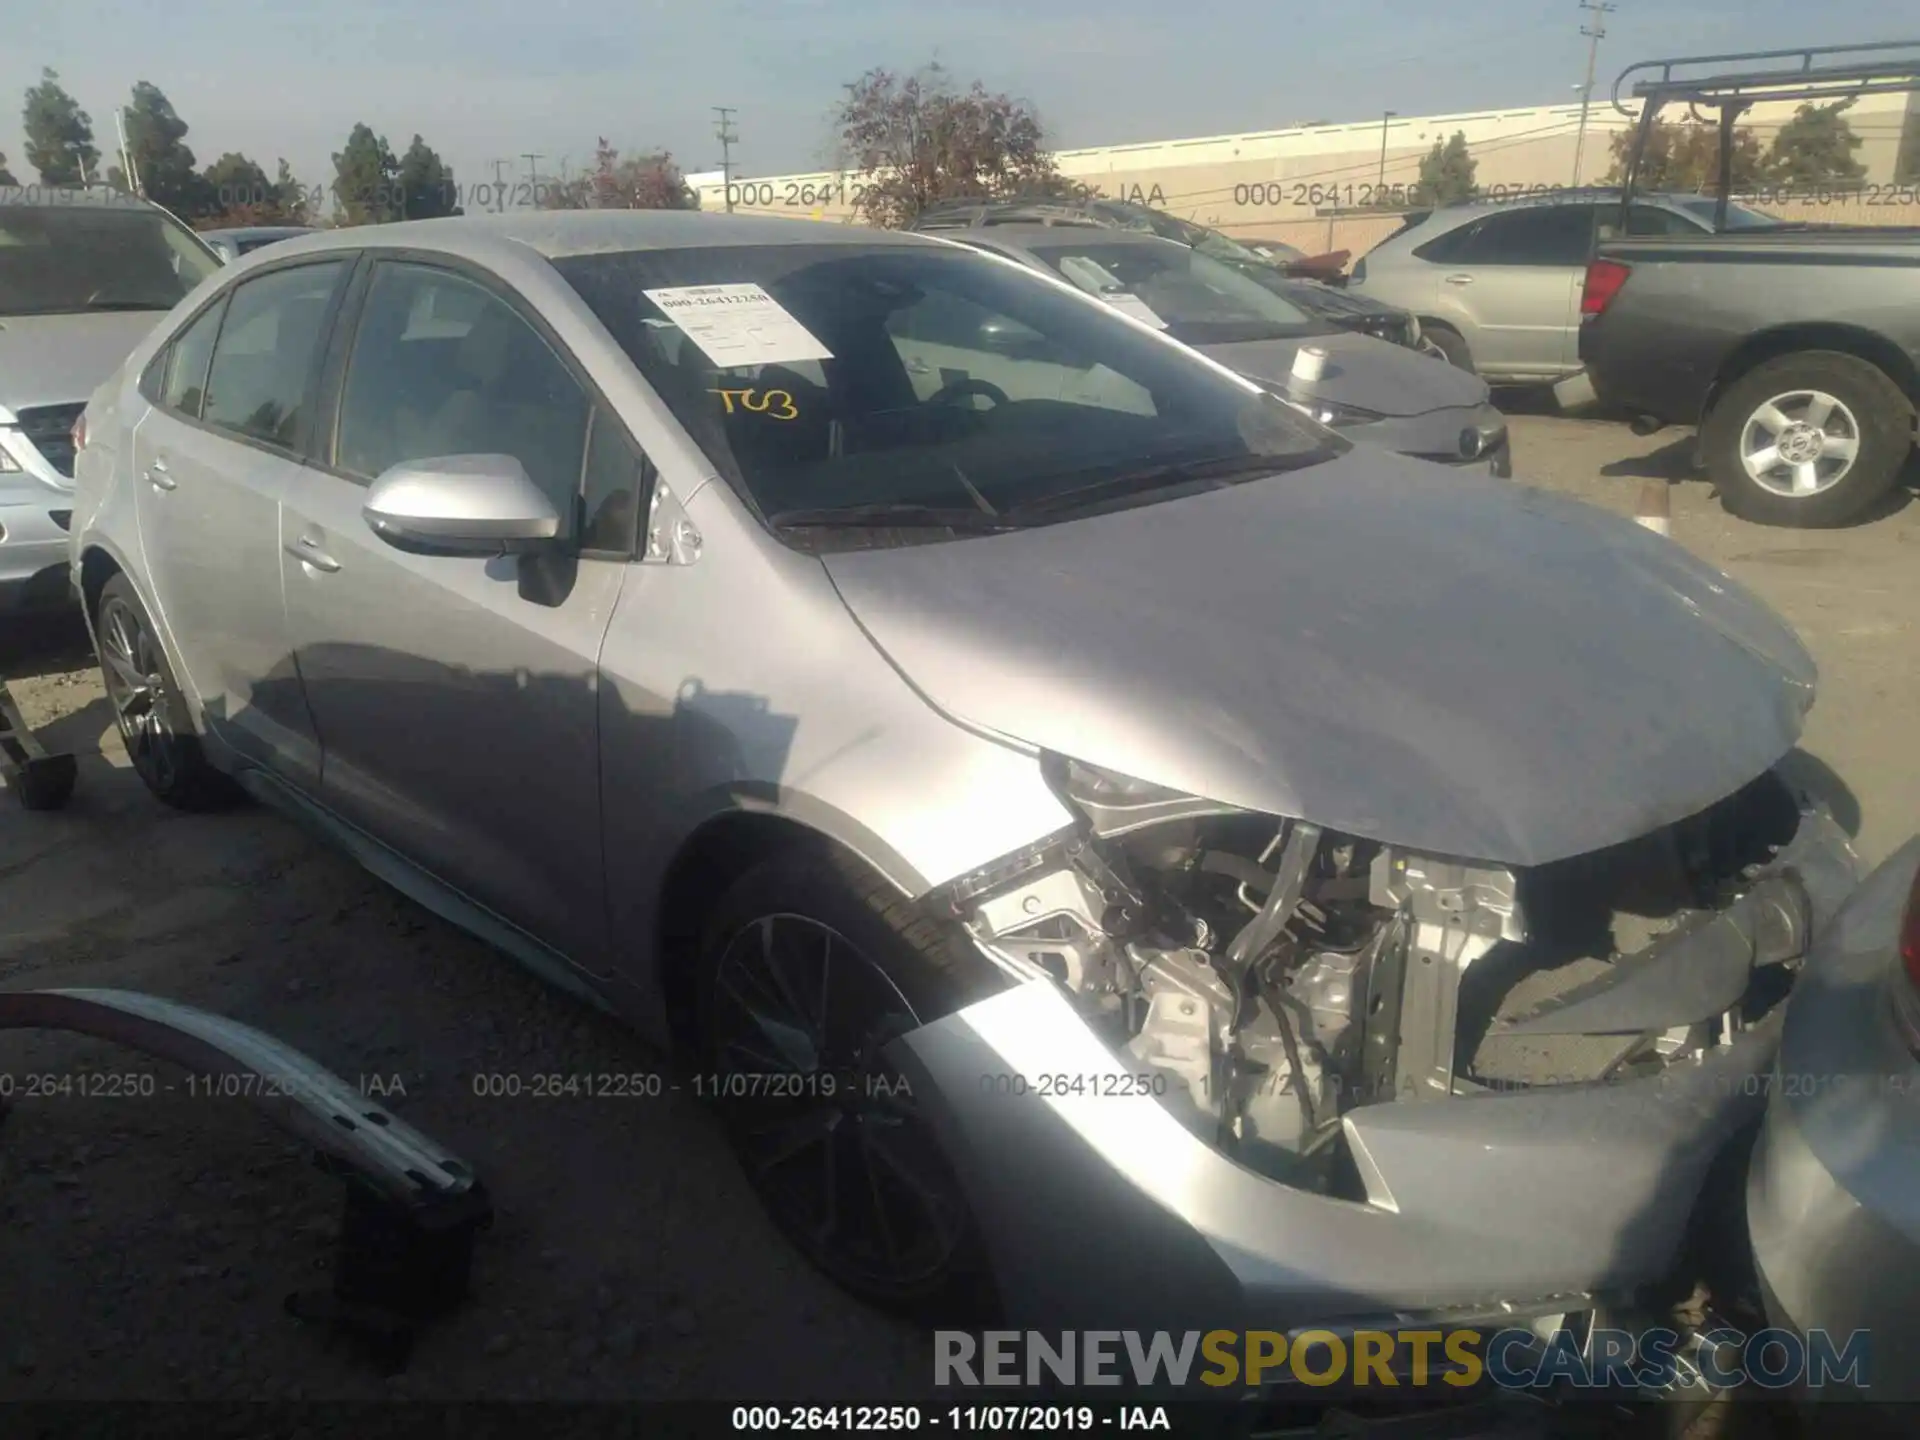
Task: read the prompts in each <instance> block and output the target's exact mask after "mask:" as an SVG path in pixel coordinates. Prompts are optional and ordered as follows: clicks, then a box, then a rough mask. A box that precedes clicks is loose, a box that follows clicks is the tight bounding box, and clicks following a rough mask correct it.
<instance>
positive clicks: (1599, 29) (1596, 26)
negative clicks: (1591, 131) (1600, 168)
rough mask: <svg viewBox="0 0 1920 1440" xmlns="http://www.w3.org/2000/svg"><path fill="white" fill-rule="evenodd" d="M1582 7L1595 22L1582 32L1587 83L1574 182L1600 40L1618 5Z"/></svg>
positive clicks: (1598, 0) (1588, 0)
mask: <svg viewBox="0 0 1920 1440" xmlns="http://www.w3.org/2000/svg"><path fill="white" fill-rule="evenodd" d="M1580 8H1581V9H1582V10H1589V11H1591V12H1592V13H1593V24H1591V25H1582V26H1581V27H1580V33H1581V34H1582V35H1584V36H1586V37H1587V83H1586V84H1584V85H1582V86H1581V87H1580V133H1579V134H1578V135H1577V136H1575V137H1574V141H1573V183H1574V184H1575V185H1578V184H1579V183H1580V156H1581V152H1582V151H1583V150H1585V149H1586V148H1587V111H1588V109H1590V108H1591V106H1592V104H1593V71H1594V66H1595V65H1596V63H1598V61H1599V59H1600V42H1601V41H1602V40H1604V39H1606V38H1607V16H1608V15H1609V14H1610V13H1612V12H1613V11H1614V10H1615V9H1617V8H1618V7H1617V6H1614V5H1610V4H1608V3H1607V0H1580Z"/></svg>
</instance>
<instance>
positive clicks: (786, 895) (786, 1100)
mask: <svg viewBox="0 0 1920 1440" xmlns="http://www.w3.org/2000/svg"><path fill="white" fill-rule="evenodd" d="M700 959H701V964H700V972H701V973H700V995H699V1017H700V1020H699V1032H698V1039H699V1042H700V1049H701V1051H702V1052H703V1054H702V1056H701V1061H700V1063H701V1071H700V1076H701V1079H700V1085H699V1087H698V1088H699V1089H701V1090H702V1091H704V1092H705V1093H706V1095H707V1096H708V1097H709V1098H711V1099H713V1100H714V1102H715V1104H716V1106H717V1108H718V1110H719V1113H720V1118H721V1120H722V1123H723V1124H724V1125H725V1127H726V1129H727V1131H728V1134H729V1138H730V1139H731V1140H732V1142H733V1146H734V1150H735V1152H736V1153H737V1154H738V1155H739V1157H740V1162H741V1165H742V1167H743V1168H744V1169H745V1171H746V1175H747V1181H748V1183H749V1184H750V1185H751V1186H752V1187H753V1189H754V1191H755V1192H756V1193H757V1195H758V1196H759V1199H760V1203H761V1204H762V1206H763V1207H764V1208H765V1209H766V1212H767V1214H768V1216H769V1218H771V1219H772V1220H773V1222H774V1224H775V1225H776V1226H778V1227H779V1229H780V1230H781V1231H782V1232H783V1233H784V1234H785V1235H786V1237H787V1239H788V1240H789V1241H791V1242H792V1243H793V1245H794V1246H795V1247H796V1248H797V1249H798V1250H800V1252H801V1253H802V1254H804V1255H805V1256H806V1257H807V1258H808V1259H809V1260H811V1261H812V1262H813V1263H814V1264H815V1265H816V1266H818V1267H819V1268H820V1269H821V1270H823V1271H825V1272H826V1274H827V1275H828V1276H829V1277H830V1278H831V1279H833V1280H835V1281H836V1282H838V1283H839V1284H840V1285H841V1286H842V1287H843V1288H845V1289H847V1290H849V1291H851V1292H852V1293H853V1294H855V1295H857V1296H859V1297H860V1298H861V1299H863V1300H866V1301H868V1302H869V1303H870V1304H874V1305H878V1306H881V1307H883V1308H885V1309H888V1310H892V1311H895V1312H898V1313H902V1314H906V1315H910V1316H912V1317H914V1318H917V1319H922V1320H932V1321H946V1322H948V1323H953V1322H956V1321H962V1320H967V1319H982V1318H985V1317H987V1316H988V1315H990V1314H991V1313H992V1309H993V1291H992V1285H991V1279H990V1275H989V1271H988V1267H987V1263H986V1257H985V1254H984V1252H983V1250H982V1247H981V1243H980V1239H979V1233H978V1231H977V1229H976V1227H975V1224H974V1221H973V1217H972V1213H971V1211H970V1209H969V1207H968V1205H967V1201H966V1198H965V1192H964V1190H963V1188H962V1186H961V1185H960V1183H959V1180H958V1177H957V1176H956V1175H955V1173H954V1171H953V1169H952V1166H951V1164H950V1163H949V1161H948V1159H947V1157H946V1155H945V1153H944V1152H943V1150H942V1148H941V1146H940V1143H939V1140H938V1138H937V1137H936V1135H935V1132H934V1129H933V1126H932V1124H931V1123H930V1121H929V1120H928V1119H927V1118H926V1116H925V1115H924V1113H922V1112H921V1111H920V1109H919V1107H918V1106H917V1105H916V1104H915V1102H914V1099H913V1096H912V1094H911V1093H910V1091H909V1090H908V1088H907V1087H906V1085H905V1077H904V1076H902V1075H899V1074H897V1073H895V1072H894V1071H893V1070H892V1068H891V1067H890V1066H889V1065H888V1063H887V1062H886V1061H885V1060H884V1059H883V1058H882V1056H881V1052H882V1051H883V1050H884V1049H885V1048H886V1046H887V1045H888V1043H889V1042H890V1041H892V1040H893V1039H895V1038H897V1037H898V1036H900V1035H903V1034H905V1033H907V1032H908V1031H910V1030H914V1029H917V1028H918V1027H919V1026H921V1025H924V1024H927V1023H928V1022H930V1021H932V1020H935V1019H937V1018H939V1017H940V1016H942V1015H945V1014H948V1013H950V1012H951V1011H953V1010H955V1009H958V1008H959V1007H960V1006H962V1005H964V1004H966V1003H968V1002H969V1001H971V1000H972V999H975V998H979V997H980V996H983V995H985V994H990V993H992V992H993V990H995V989H997V988H999V982H997V980H996V978H995V977H996V975H997V972H994V971H992V967H991V966H989V965H988V964H987V962H986V961H985V960H984V959H982V958H981V957H979V956H978V955H977V954H974V953H973V952H972V950H971V947H970V946H967V945H965V944H964V943H963V942H962V940H961V939H960V938H959V937H956V936H954V935H952V934H950V933H948V931H946V930H945V929H943V928H941V927H939V926H936V925H935V924H934V923H933V922H932V921H931V920H929V919H928V918H927V917H926V916H924V915H922V914H920V913H919V911H918V910H917V909H916V908H915V907H914V906H913V905H912V904H911V903H910V902H909V901H907V900H906V899H905V898H904V897H902V896H901V895H900V894H899V892H898V891H896V890H894V889H893V888H892V887H891V886H890V885H889V884H888V883H887V882H886V881H885V880H884V879H882V878H881V877H879V876H877V875H874V874H871V873H870V872H867V871H866V870H865V869H864V868H863V867H861V866H860V865H859V864H858V862H856V861H853V860H851V859H850V858H848V857H844V856H841V855H837V854H832V853H828V854H813V853H805V854H799V853H796V854H792V855H785V856H779V857H776V858H774V859H772V860H769V861H767V862H766V863H764V864H762V865H760V866H758V867H757V868H755V869H753V870H751V871H749V872H748V873H747V874H746V875H744V876H743V877H742V878H741V879H740V880H739V881H738V882H736V883H735V884H734V886H733V887H732V889H731V890H729V891H728V892H727V894H726V895H725V896H724V897H723V898H722V899H721V901H720V903H719V905H718V906H717V907H716V910H715V914H714V916H713V918H712V920H711V921H710V922H709V924H708V926H707V928H706V933H705V936H704V938H703V939H702V942H701V957H700Z"/></svg>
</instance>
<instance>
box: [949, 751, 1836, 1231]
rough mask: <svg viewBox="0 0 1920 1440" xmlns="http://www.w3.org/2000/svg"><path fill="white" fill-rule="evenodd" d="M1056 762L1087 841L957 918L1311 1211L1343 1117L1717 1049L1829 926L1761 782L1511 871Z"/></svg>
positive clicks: (1333, 1171) (983, 876)
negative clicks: (1659, 823)
mask: <svg viewBox="0 0 1920 1440" xmlns="http://www.w3.org/2000/svg"><path fill="white" fill-rule="evenodd" d="M1048 763H1049V765H1050V767H1051V771H1050V778H1052V779H1053V782H1054V784H1055V786H1056V788H1057V789H1058V790H1059V791H1060V792H1061V793H1062V794H1063V795H1064V796H1066V797H1068V799H1069V800H1070V802H1071V803H1072V805H1073V807H1074V809H1075V810H1076V811H1077V812H1078V813H1079V814H1080V816H1081V817H1082V823H1081V824H1080V825H1079V827H1078V828H1077V829H1076V830H1075V831H1074V832H1073V833H1072V834H1070V835H1063V836H1060V837H1056V838H1055V839H1054V840H1053V841H1051V842H1049V843H1048V844H1045V845H1042V846H1037V847H1035V848H1034V849H1032V850H1030V851H1027V852H1023V853H1022V854H1020V855H1017V856H1013V857H1009V859H1008V860H1006V861H1004V862H1002V863H1001V864H1000V865H998V866H996V867H994V868H993V869H992V870H990V871H985V872H981V873H980V874H977V875H974V876H971V877H968V879H967V880H966V881H964V882H961V883H960V884H959V885H957V886H956V887H954V888H953V890H952V891H951V893H950V895H949V900H950V903H951V904H952V906H953V910H954V913H955V914H956V915H958V916H959V917H960V918H961V919H962V920H963V922H964V923H965V924H966V926H967V928H968V929H969V931H970V932H971V934H972V936H973V938H974V941H975V943H976V944H978V945H979V947H980V948H981V949H982V950H983V951H985V952H986V953H987V954H988V955H989V956H990V957H991V958H993V959H994V960H995V962H996V963H997V964H999V965H1000V966H1001V967H1002V968H1003V969H1006V970H1007V971H1008V972H1009V974H1010V975H1012V976H1014V977H1015V978H1019V979H1033V978H1037V977H1038V976H1039V975H1041V974H1045V975H1048V976H1051V977H1052V979H1053V980H1054V981H1055V982H1056V983H1057V984H1058V985H1060V986H1061V987H1063V988H1064V989H1065V990H1066V991H1067V992H1069V994H1070V995H1071V997H1072V998H1073V1000H1074V1003H1075V1005H1076V1006H1077V1008H1078V1009H1079V1010H1080V1011H1081V1013H1082V1014H1083V1015H1084V1016H1085V1018H1086V1019H1087V1021H1088V1023H1089V1024H1090V1025H1092V1026H1093V1027H1094V1028H1095V1029H1096V1030H1097V1031H1098V1032H1099V1034H1100V1035H1101V1037H1102V1039H1103V1040H1104V1041H1105V1042H1106V1043H1107V1044H1108V1045H1109V1046H1110V1047H1111V1048H1112V1049H1113V1050H1114V1052H1115V1053H1116V1054H1117V1055H1118V1056H1119V1057H1120V1058H1121V1059H1122V1060H1125V1061H1127V1062H1128V1068H1129V1070H1131V1071H1134V1072H1136V1078H1137V1079H1138V1080H1139V1081H1140V1082H1141V1083H1142V1084H1143V1085H1145V1086H1146V1087H1147V1089H1148V1091H1149V1093H1151V1094H1153V1095H1154V1096H1156V1097H1157V1098H1158V1099H1159V1100H1160V1102H1161V1103H1162V1104H1163V1105H1165V1106H1166V1107H1167V1108H1168V1109H1169V1110H1171V1111H1172V1112H1173V1113H1174V1114H1175V1115H1176V1116H1178V1117H1179V1118H1180V1120H1181V1121H1182V1123H1184V1124H1185V1125H1186V1126H1187V1127H1188V1128H1189V1129H1191V1130H1193V1131H1194V1132H1195V1133H1196V1134H1198V1135H1200V1136H1201V1137H1202V1138H1203V1139H1205V1140H1206V1141H1207V1142H1208V1143H1209V1144H1210V1145H1212V1146H1213V1147H1214V1148H1215V1149H1217V1150H1219V1151H1221V1152H1223V1153H1225V1154H1228V1155H1230V1156H1232V1157H1233V1158H1234V1159H1236V1160H1238V1161H1239V1162H1240V1163H1242V1164H1245V1165H1246V1166H1248V1167H1249V1168H1251V1169H1253V1170H1255V1171H1258V1172H1260V1173H1262V1174H1265V1175H1268V1176H1269V1177H1271V1178H1273V1179H1276V1180H1281V1181H1284V1182H1286V1183H1288V1184H1292V1185H1297V1186H1302V1187H1306V1188H1311V1189H1315V1190H1321V1191H1325V1192H1328V1193H1334V1194H1344V1193H1347V1192H1348V1190H1349V1189H1351V1188H1352V1185H1353V1176H1352V1175H1351V1173H1350V1166H1349V1165H1348V1164H1347V1163H1346V1162H1345V1159H1344V1146H1343V1144H1342V1136H1343V1129H1342V1125H1341V1118H1342V1116H1344V1115H1345V1114H1347V1113H1348V1112H1349V1111H1351V1110H1353V1109H1354V1108H1356V1107H1359V1106H1365V1105H1374V1104H1388V1103H1393V1104H1420V1103H1427V1102H1431V1101H1434V1100H1444V1099H1449V1098H1453V1097H1458V1096H1466V1095H1471V1094H1474V1093H1477V1092H1480V1091H1484V1090H1487V1089H1490V1088H1506V1087H1518V1086H1538V1085H1556V1084H1569V1083H1586V1082H1604V1081H1608V1080H1613V1079H1623V1078H1627V1077H1632V1076H1639V1075H1644V1074H1646V1073H1648V1072H1650V1071H1657V1070H1659V1069H1662V1068H1664V1067H1667V1066H1671V1065H1675V1064H1680V1063H1684V1062H1687V1061H1690V1060H1696V1059H1698V1058H1700V1057H1701V1056H1703V1055H1705V1054H1707V1053H1709V1052H1711V1051H1712V1050H1714V1049H1715V1048H1716V1047H1719V1046H1723V1045H1726V1044H1729V1043H1731V1041H1732V1038H1733V1036H1734V1035H1735V1034H1736V1033H1737V1032H1739V1031H1740V1030H1741V1029H1743V1028H1745V1027H1747V1026H1750V1025H1752V1024H1754V1023H1756V1022H1757V1021H1758V1020H1760V1019H1762V1018H1764V1016H1765V1015H1766V1014H1767V1013H1768V1012H1770V1011H1771V1010H1772V1009H1773V1008H1774V1007H1775V1006H1776V1005H1777V1004H1778V1003H1779V1002H1780V1001H1781V1000H1782V999H1784V998H1785V995H1786V993H1787V991H1788V989H1789V988H1790V987H1791V983H1792V970H1793V966H1794V962H1795V961H1796V960H1797V959H1798V958H1799V956H1800V955H1801V954H1802V953H1803V952H1804V950H1805V948H1806V945H1807V941H1808V938H1809V935H1810V933H1811V930H1812V927H1813V925H1814V923H1815V912H1816V910H1817V909H1820V908H1821V907H1820V906H1819V905H1818V903H1817V899H1816V897H1817V896H1818V895H1819V893H1820V892H1821V890H1822V888H1823V887H1822V885H1821V883H1820V882H1821V879H1822V877H1820V876H1818V875H1807V874H1803V873H1802V869H1801V867H1799V866H1797V865H1796V864H1795V863H1794V856H1793V854H1792V844H1793V841H1794V838H1795V836H1796V833H1798V832H1800V831H1801V830H1802V829H1803V821H1804V820H1805V818H1806V816H1807V815H1808V814H1809V813H1811V812H1808V811H1805V810H1803V806H1802V802H1801V801H1800V799H1799V798H1798V797H1797V796H1796V795H1795V793H1794V792H1793V790H1792V789H1791V788H1790V787H1789V786H1788V784H1787V783H1786V782H1785V781H1784V780H1782V779H1781V778H1780V777H1779V776H1778V775H1777V774H1776V773H1774V772H1768V773H1767V774H1765V775H1762V776H1761V777H1759V778H1758V779H1756V780H1755V781H1753V782H1752V783H1751V784H1749V785H1747V786H1745V787H1744V788H1742V789H1741V790H1740V791H1739V792H1737V793H1736V794H1734V795H1731V796H1729V797H1727V798H1726V799H1725V800H1722V801H1721V802H1719V803H1717V804H1716V805H1714V806H1712V807H1710V808H1709V809H1708V810H1706V811H1704V812H1702V813H1700V814H1698V815H1695V816H1693V817H1691V818H1690V819H1687V820H1685V821H1682V822H1680V823H1678V824H1676V825H1671V826H1667V827H1664V828H1662V829H1660V830H1658V831H1655V832H1654V833H1653V834H1651V835H1648V836H1645V837H1643V838H1641V839H1637V840H1634V841H1631V842H1629V843H1626V844H1622V845H1618V846H1614V847H1612V848H1610V849H1607V850H1605V851H1601V852H1597V853H1593V854H1589V855H1583V856H1578V857H1575V858H1573V859H1569V860H1564V861H1557V862H1554V863H1552V864H1548V865H1542V866H1538V867H1534V868H1531V869H1510V868H1502V867H1499V866H1490V865H1484V864H1480V863H1477V862H1472V861H1462V860H1457V859H1451V858H1446V857H1436V856H1430V855H1422V854H1416V853H1411V852H1408V851H1404V850H1401V849H1397V848H1395V847H1394V846H1391V845H1387V844H1382V843H1380V842H1377V841H1372V840H1365V839H1360V838H1357V837H1355V836H1352V835H1345V834H1340V833H1337V832H1334V831H1331V830H1323V829H1322V828H1320V827H1318V826H1316V825H1313V824H1312V823H1310V822H1307V821H1301V820H1276V819H1275V818H1274V817H1271V816H1266V815H1259V814H1253V813H1249V812H1246V811H1240V810H1234V809H1231V808H1229V807H1225V806H1220V805H1216V804H1212V803H1210V802H1207V801H1203V800H1197V799H1195V798H1193V797H1191V796H1183V795H1177V794H1174V793H1173V792H1168V791H1164V790H1159V789H1157V788H1156V787H1153V786H1149V785H1145V784H1142V783H1140V782H1136V781H1131V780H1128V779H1126V778H1125V777H1120V776H1114V775H1110V774H1107V773H1105V772H1100V771H1095V770H1092V769H1090V768H1089V767H1084V766H1080V765H1077V764H1075V763H1073V762H1070V761H1060V760H1054V759H1051V758H1050V759H1049V762H1048ZM1823 818H1824V817H1823ZM1827 823H1830V822H1827ZM1806 828H1811V827H1806ZM1839 883H1841V884H1842V885H1843V886H1844V877H1842V878H1841V881H1840V882H1839ZM1136 1062H1137V1063H1136Z"/></svg>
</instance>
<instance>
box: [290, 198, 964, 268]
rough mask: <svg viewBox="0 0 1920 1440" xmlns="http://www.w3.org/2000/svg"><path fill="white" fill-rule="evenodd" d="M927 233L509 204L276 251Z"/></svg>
mask: <svg viewBox="0 0 1920 1440" xmlns="http://www.w3.org/2000/svg"><path fill="white" fill-rule="evenodd" d="M932 243H934V242H932V241H931V240H929V239H928V238H927V237H926V236H924V235H909V234H905V233H903V232H900V231H895V230H876V229H869V228H867V227H865V226H853V225H841V224H833V223H830V222H823V221H819V220H786V219H776V218H772V217H768V216H760V215H725V214H721V215H715V214H711V213H705V212H702V211H698V210H509V211H507V212H505V213H504V214H499V215H452V216H446V217H442V218H440V219H434V220H401V221H396V222H394V223H392V224H388V225H356V226H353V227H351V228H349V229H344V230H320V231H315V232H314V233H313V234H311V235H302V236H296V237H294V238H293V239H290V240H288V241H287V242H286V244H285V248H284V249H283V248H281V247H280V246H276V247H274V254H275V255H276V256H281V255H293V254H317V253H319V252H322V251H327V250H362V249H367V248H369V247H372V246H381V247H386V246H394V247H398V248H406V249H421V250H437V251H441V252H444V253H446V254H451V255H467V256H470V257H472V258H475V259H482V258H485V257H486V256H487V255H489V254H497V253H498V252H499V251H500V250H501V249H502V248H503V247H509V246H515V245H517V246H521V247H524V248H526V249H528V250H532V251H534V252H535V253H536V254H539V255H542V256H545V257H546V258H547V259H549V260H560V259H565V258H566V257H568V256H570V255H596V254H598V255H605V254H617V253H619V252H621V251H625V250H686V249H696V248H706V247H709V246H715V245H929V244H932Z"/></svg>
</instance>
